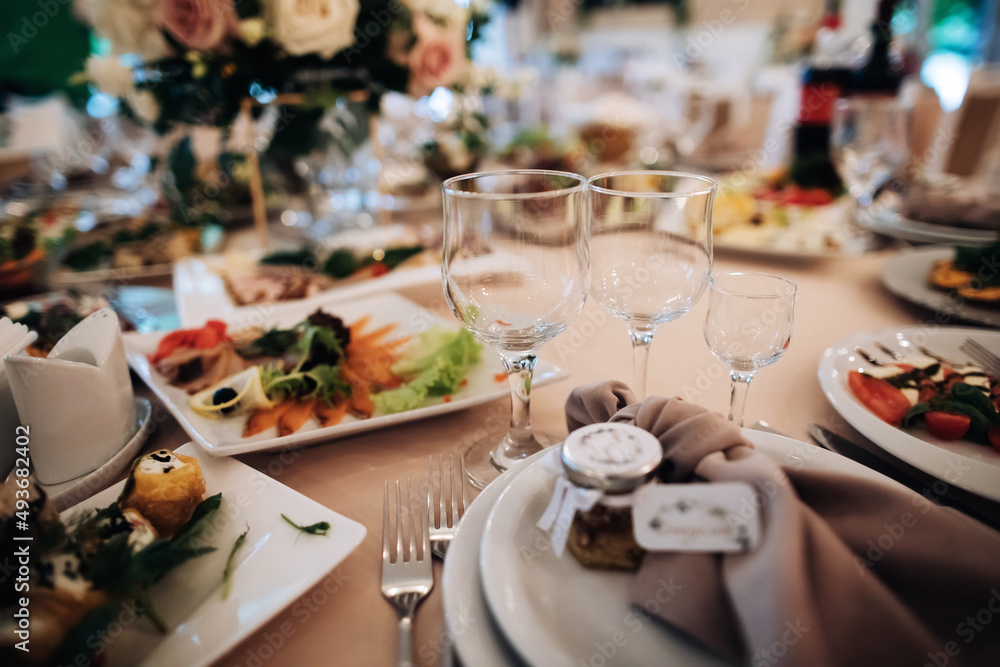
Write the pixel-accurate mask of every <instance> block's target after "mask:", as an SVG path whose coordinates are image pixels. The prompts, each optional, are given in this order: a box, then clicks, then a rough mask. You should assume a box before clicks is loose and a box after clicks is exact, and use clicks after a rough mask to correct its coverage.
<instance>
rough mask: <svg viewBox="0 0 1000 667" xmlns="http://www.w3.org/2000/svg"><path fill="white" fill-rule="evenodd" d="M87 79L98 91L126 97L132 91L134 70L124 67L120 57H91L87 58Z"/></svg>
mask: <svg viewBox="0 0 1000 667" xmlns="http://www.w3.org/2000/svg"><path fill="white" fill-rule="evenodd" d="M87 78H88V79H90V82H91V83H93V84H94V86H96V87H97V89H98V90H100V91H103V92H105V93H107V94H108V95H114V96H115V97H125V96H126V95H128V94H129V93H130V92H131V91H132V83H133V81H134V76H133V74H132V69H131V68H129V67H126V66H125V65H122V61H121V58H119V57H118V56H91V57H90V58H87Z"/></svg>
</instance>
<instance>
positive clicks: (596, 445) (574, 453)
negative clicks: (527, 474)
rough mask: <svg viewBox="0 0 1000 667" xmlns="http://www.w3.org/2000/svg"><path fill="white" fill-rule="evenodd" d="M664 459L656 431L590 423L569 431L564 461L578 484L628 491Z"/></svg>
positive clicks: (647, 478)
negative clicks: (655, 434) (654, 433)
mask: <svg viewBox="0 0 1000 667" xmlns="http://www.w3.org/2000/svg"><path fill="white" fill-rule="evenodd" d="M662 460H663V448H662V447H661V446H660V441H659V440H657V439H656V438H655V437H654V436H653V434H652V433H650V432H649V431H645V430H643V429H641V428H639V427H637V426H632V425H631V424H621V423H601V424H590V425H589V426H584V427H583V428H579V429H577V430H575V431H573V432H572V433H570V434H569V437H567V438H566V442H564V443H563V448H562V464H563V468H564V469H565V470H566V476H567V477H568V478H569V481H571V482H573V483H574V484H576V485H577V486H585V487H589V488H594V489H601V490H602V491H606V492H609V493H627V492H629V491H632V490H633V489H635V488H637V487H639V486H641V485H642V484H644V483H645V482H647V481H648V480H649V479H650V478H651V477H652V476H653V473H654V472H655V471H656V468H657V467H658V466H659V465H660V461H662Z"/></svg>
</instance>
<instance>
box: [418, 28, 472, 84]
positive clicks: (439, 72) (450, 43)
mask: <svg viewBox="0 0 1000 667" xmlns="http://www.w3.org/2000/svg"><path fill="white" fill-rule="evenodd" d="M413 34H414V35H415V36H416V38H417V42H416V44H414V46H413V48H412V49H411V50H410V54H409V57H408V58H407V65H408V66H409V68H410V83H409V86H408V87H407V92H409V93H410V94H411V95H413V96H414V97H421V96H423V95H427V94H429V93H430V92H431V91H433V90H434V89H435V88H437V87H438V86H450V85H451V84H453V83H455V81H457V80H458V77H459V76H460V75H461V73H462V70H463V68H464V67H465V64H466V60H465V39H464V38H463V37H462V33H460V32H458V31H456V30H448V29H446V28H442V27H441V26H439V25H438V24H436V23H434V22H433V21H431V20H430V19H428V18H427V17H425V16H421V15H417V16H415V17H414V19H413Z"/></svg>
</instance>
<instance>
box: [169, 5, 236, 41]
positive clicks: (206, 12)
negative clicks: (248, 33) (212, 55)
mask: <svg viewBox="0 0 1000 667" xmlns="http://www.w3.org/2000/svg"><path fill="white" fill-rule="evenodd" d="M154 16H155V20H156V23H157V25H159V26H161V27H162V28H163V29H164V30H166V31H167V32H169V33H170V34H171V35H172V36H173V37H174V38H175V39H176V40H177V41H178V42H180V43H181V44H183V45H184V46H186V47H188V48H189V49H197V50H199V51H208V50H211V49H214V48H215V47H216V46H218V45H219V44H220V43H221V42H222V40H223V39H224V38H225V37H226V35H227V33H229V32H230V31H231V29H234V28H235V27H236V24H237V19H236V10H235V9H234V8H233V2H232V0H157V2H156V10H155V14H154Z"/></svg>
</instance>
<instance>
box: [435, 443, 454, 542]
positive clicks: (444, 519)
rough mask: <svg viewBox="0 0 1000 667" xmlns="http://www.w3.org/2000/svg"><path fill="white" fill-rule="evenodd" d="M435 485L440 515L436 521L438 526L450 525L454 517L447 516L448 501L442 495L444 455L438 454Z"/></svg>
mask: <svg viewBox="0 0 1000 667" xmlns="http://www.w3.org/2000/svg"><path fill="white" fill-rule="evenodd" d="M437 485H438V498H439V500H438V511H439V512H440V515H441V521H440V523H438V524H437V525H438V527H439V528H444V527H446V526H450V525H451V522H452V521H453V520H454V519H449V518H448V501H447V499H446V498H445V495H444V457H443V456H441V455H440V454H438V469H437Z"/></svg>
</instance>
